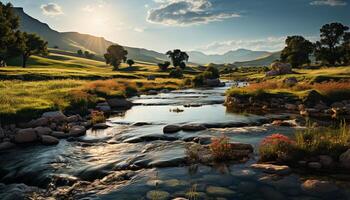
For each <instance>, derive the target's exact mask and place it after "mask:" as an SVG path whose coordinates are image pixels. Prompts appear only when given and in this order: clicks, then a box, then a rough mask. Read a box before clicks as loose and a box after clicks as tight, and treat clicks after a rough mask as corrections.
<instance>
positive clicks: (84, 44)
mask: <svg viewBox="0 0 350 200" xmlns="http://www.w3.org/2000/svg"><path fill="white" fill-rule="evenodd" d="M15 12H16V14H17V15H18V16H19V18H20V29H21V30H22V31H25V32H29V33H36V34H38V35H40V36H41V37H42V38H44V39H45V40H47V41H48V43H49V47H51V48H52V47H55V46H58V47H59V48H60V49H62V50H67V51H77V50H79V49H82V50H87V51H90V52H93V53H95V54H96V55H100V56H101V55H103V54H104V53H105V51H106V49H107V47H108V46H109V45H111V44H114V43H113V42H111V41H108V40H106V39H104V38H103V37H96V36H93V35H88V34H81V33H78V32H58V31H55V30H53V29H51V28H50V27H49V25H47V24H45V23H42V22H40V21H39V20H37V19H35V18H33V17H31V16H29V15H28V14H26V13H25V12H24V10H23V8H15ZM125 49H126V50H127V51H128V52H129V54H128V57H129V58H130V59H135V60H139V61H145V62H152V63H158V62H163V61H165V60H168V59H167V57H166V55H164V54H162V53H158V52H156V51H151V50H147V49H141V48H134V47H126V46H125Z"/></svg>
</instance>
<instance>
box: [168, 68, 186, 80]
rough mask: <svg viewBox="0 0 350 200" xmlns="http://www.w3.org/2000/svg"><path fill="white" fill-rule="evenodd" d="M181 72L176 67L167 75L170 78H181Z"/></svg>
mask: <svg viewBox="0 0 350 200" xmlns="http://www.w3.org/2000/svg"><path fill="white" fill-rule="evenodd" d="M183 76H184V75H183V72H182V70H181V69H180V68H179V67H176V69H173V70H171V71H170V73H169V77H170V78H183Z"/></svg>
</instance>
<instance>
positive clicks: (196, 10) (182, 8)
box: [147, 0, 240, 26]
mask: <svg viewBox="0 0 350 200" xmlns="http://www.w3.org/2000/svg"><path fill="white" fill-rule="evenodd" d="M155 2H156V3H157V4H159V7H158V8H153V9H150V10H149V11H148V16H147V21H148V22H150V23H156V24H163V25H171V26H189V25H194V24H206V23H209V22H213V21H223V20H225V19H230V18H235V17H240V15H239V14H237V13H234V12H231V11H230V12H228V11H223V10H218V9H215V7H214V6H213V4H212V3H211V2H210V1H209V0H155Z"/></svg>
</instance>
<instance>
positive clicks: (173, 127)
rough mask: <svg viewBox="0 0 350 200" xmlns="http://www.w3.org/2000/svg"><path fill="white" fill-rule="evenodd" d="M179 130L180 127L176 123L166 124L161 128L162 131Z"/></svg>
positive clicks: (171, 131) (172, 131)
mask: <svg viewBox="0 0 350 200" xmlns="http://www.w3.org/2000/svg"><path fill="white" fill-rule="evenodd" d="M179 131H181V127H180V126H178V125H167V126H165V127H164V128H163V133H176V132H179Z"/></svg>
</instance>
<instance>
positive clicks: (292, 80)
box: [283, 77, 298, 86]
mask: <svg viewBox="0 0 350 200" xmlns="http://www.w3.org/2000/svg"><path fill="white" fill-rule="evenodd" d="M283 83H284V84H285V85H287V86H294V85H295V84H297V83H298V80H297V78H295V77H289V78H286V79H284V80H283Z"/></svg>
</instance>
